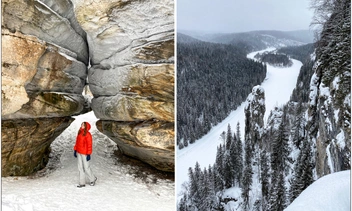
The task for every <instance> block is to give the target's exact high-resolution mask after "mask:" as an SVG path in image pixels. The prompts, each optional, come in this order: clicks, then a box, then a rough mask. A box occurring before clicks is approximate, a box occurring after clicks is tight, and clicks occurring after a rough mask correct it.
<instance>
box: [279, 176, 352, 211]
mask: <svg viewBox="0 0 352 211" xmlns="http://www.w3.org/2000/svg"><path fill="white" fill-rule="evenodd" d="M350 175H351V171H350V170H348V171H340V172H337V173H333V174H329V175H326V176H324V177H322V178H320V179H318V180H317V181H315V182H314V183H313V184H311V185H310V186H308V188H307V189H305V190H304V191H303V192H302V193H301V194H300V195H299V196H298V197H297V198H296V199H295V200H294V201H293V202H292V203H291V204H290V205H289V206H288V207H287V208H286V209H285V211H304V210H309V211H335V210H339V211H345V210H346V211H349V210H351V202H350V200H351V192H350V190H351V181H350Z"/></svg>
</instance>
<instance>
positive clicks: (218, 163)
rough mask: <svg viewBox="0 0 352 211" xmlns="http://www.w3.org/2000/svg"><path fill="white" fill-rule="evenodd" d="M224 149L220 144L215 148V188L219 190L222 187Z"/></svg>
mask: <svg viewBox="0 0 352 211" xmlns="http://www.w3.org/2000/svg"><path fill="white" fill-rule="evenodd" d="M223 162H224V151H223V147H222V145H221V144H220V146H219V147H218V149H217V153H216V160H215V167H216V172H215V189H216V190H217V191H221V190H223V189H224V163H223Z"/></svg>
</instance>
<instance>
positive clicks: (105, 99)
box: [2, 0, 174, 176]
mask: <svg viewBox="0 0 352 211" xmlns="http://www.w3.org/2000/svg"><path fill="white" fill-rule="evenodd" d="M173 7H174V5H173V1H143V2H139V1H107V0H102V1H77V0H75V1H73V3H72V2H71V1H69V0H62V1H49V0H41V1H39V0H29V1H25V0H4V1H2V120H3V121H2V175H3V176H8V175H28V174H31V173H33V172H35V171H36V170H39V169H40V168H42V167H43V166H45V164H46V162H47V158H48V153H49V152H50V144H51V142H52V141H53V140H54V139H55V137H56V136H58V135H59V134H60V132H61V131H63V130H64V129H65V128H66V127H68V126H69V124H70V123H71V122H72V121H73V119H72V118H71V116H73V115H78V114H80V113H82V112H85V111H86V110H87V108H85V106H86V105H87V100H86V99H85V97H84V96H83V95H82V91H83V89H84V87H85V85H86V84H87V77H88V81H89V87H90V89H91V91H92V93H93V96H94V98H93V100H92V105H91V107H92V109H93V110H94V113H95V115H96V116H97V117H98V118H99V119H100V121H99V122H98V128H99V129H100V130H101V131H102V132H103V133H105V134H107V135H109V137H110V138H111V139H112V140H114V141H115V142H116V143H117V144H118V146H119V149H120V150H121V151H122V152H123V153H125V154H126V155H129V156H132V157H136V158H138V159H141V160H142V161H145V162H147V163H149V164H151V165H152V166H154V167H156V168H158V169H160V170H163V171H174V64H173V63H174V20H173V17H174V16H173ZM88 66H89V67H90V68H89V71H88V70H87V69H88V68H87V67H88ZM39 139H40V140H39Z"/></svg>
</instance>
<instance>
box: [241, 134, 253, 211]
mask: <svg viewBox="0 0 352 211" xmlns="http://www.w3.org/2000/svg"><path fill="white" fill-rule="evenodd" d="M252 174H253V170H252V146H251V141H250V140H246V142H245V162H244V172H243V177H242V199H243V207H244V209H245V210H247V209H248V207H249V191H250V190H251V185H252V182H253V181H252Z"/></svg>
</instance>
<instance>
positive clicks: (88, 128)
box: [86, 122, 91, 131]
mask: <svg viewBox="0 0 352 211" xmlns="http://www.w3.org/2000/svg"><path fill="white" fill-rule="evenodd" d="M86 126H87V131H89V130H90V128H91V126H90V124H89V123H88V122H86Z"/></svg>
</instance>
